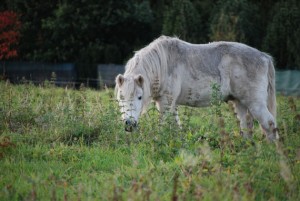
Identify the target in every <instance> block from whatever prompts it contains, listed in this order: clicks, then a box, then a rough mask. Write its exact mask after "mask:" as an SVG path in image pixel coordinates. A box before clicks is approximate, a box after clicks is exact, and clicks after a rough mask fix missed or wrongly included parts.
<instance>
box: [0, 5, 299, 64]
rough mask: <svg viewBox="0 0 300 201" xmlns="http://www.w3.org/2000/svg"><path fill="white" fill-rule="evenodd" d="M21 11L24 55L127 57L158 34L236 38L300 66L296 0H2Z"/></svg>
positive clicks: (39, 57)
mask: <svg viewBox="0 0 300 201" xmlns="http://www.w3.org/2000/svg"><path fill="white" fill-rule="evenodd" d="M2 2H3V3H1V4H0V12H5V11H6V10H11V11H14V12H16V13H18V14H20V15H21V16H22V17H21V18H20V19H21V23H22V30H21V36H22V37H21V41H20V43H19V46H18V49H19V52H20V54H19V58H18V59H20V60H31V61H32V60H34V61H49V62H66V61H68V62H94V63H124V62H125V61H126V60H127V59H128V58H129V57H130V56H131V55H132V52H133V51H134V50H137V49H139V48H141V47H143V46H145V45H146V44H148V43H149V42H150V41H152V40H153V39H154V38H156V37H158V36H159V35H161V34H166V35H171V36H174V35H176V36H178V37H180V38H182V39H184V40H187V41H190V42H193V43H207V42H209V41H216V40H231V41H238V42H243V43H246V44H248V45H250V46H253V47H256V48H258V49H261V50H264V51H266V52H268V53H270V54H271V55H272V56H273V57H274V58H275V61H276V62H277V64H278V65H277V68H282V69H283V68H298V69H299V68H300V55H299V54H298V52H299V47H300V38H299V37H298V36H299V34H300V28H299V26H298V25H299V23H300V2H299V1H296V0H287V1H281V0H275V1H272V0H266V1H259V0H233V1H232V0H219V1H217V3H216V2H215V1H209V0H124V1H119V0H100V1H95V0H75V1H71V0H59V1H58V0H25V1H21V0H2Z"/></svg>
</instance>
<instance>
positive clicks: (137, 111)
mask: <svg viewBox="0 0 300 201" xmlns="http://www.w3.org/2000/svg"><path fill="white" fill-rule="evenodd" d="M143 85H144V78H143V76H142V75H134V76H123V75H118V76H117V78H116V96H117V100H118V103H119V107H120V111H121V113H122V121H123V122H124V124H125V130H126V131H128V132H131V131H132V130H133V128H135V127H136V126H137V123H138V119H139V117H140V115H141V112H142V109H143V95H144V91H143Z"/></svg>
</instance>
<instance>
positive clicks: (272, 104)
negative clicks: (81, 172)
mask: <svg viewBox="0 0 300 201" xmlns="http://www.w3.org/2000/svg"><path fill="white" fill-rule="evenodd" d="M268 109H269V111H270V113H271V114H272V115H273V117H274V119H275V122H276V89H275V68H274V64H273V59H272V58H270V60H269V66H268Z"/></svg>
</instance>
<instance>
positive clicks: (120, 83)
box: [116, 74, 125, 87]
mask: <svg viewBox="0 0 300 201" xmlns="http://www.w3.org/2000/svg"><path fill="white" fill-rule="evenodd" d="M124 80H125V78H124V76H123V75H121V74H119V75H118V76H117V78H116V84H117V85H118V86H119V87H120V86H122V84H123V83H124Z"/></svg>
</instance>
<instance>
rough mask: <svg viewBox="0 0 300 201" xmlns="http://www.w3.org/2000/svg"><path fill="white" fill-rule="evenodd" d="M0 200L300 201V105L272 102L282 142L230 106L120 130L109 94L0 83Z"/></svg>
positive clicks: (151, 115) (150, 119) (149, 119)
mask: <svg viewBox="0 0 300 201" xmlns="http://www.w3.org/2000/svg"><path fill="white" fill-rule="evenodd" d="M0 97H1V98H0V172H1V173H0V200H65V201H66V200H78V201H79V200H116V201H117V200H173V201H175V200H247V201H248V200H295V201H296V200H300V99H299V98H295V97H284V96H281V95H278V96H277V104H278V108H277V123H278V128H279V133H280V141H278V142H276V143H270V142H267V140H266V139H265V137H264V136H263V135H262V132H261V130H260V128H259V125H258V124H257V122H256V123H255V127H254V130H253V138H252V139H248V140H246V139H243V138H242V137H241V136H240V134H239V133H240V131H239V127H238V121H237V119H236V118H235V114H234V112H233V109H232V106H231V105H230V104H225V103H221V102H219V101H218V99H217V98H216V99H214V100H215V101H212V105H211V107H208V108H190V107H180V108H179V109H180V110H179V115H180V117H181V121H182V124H183V128H182V129H179V128H178V126H176V124H174V122H173V121H172V117H171V118H167V119H166V120H165V121H164V122H162V123H161V122H159V120H158V119H159V118H158V112H157V110H156V109H155V107H154V106H151V107H150V109H149V110H148V112H147V113H146V114H145V115H144V116H143V117H142V118H141V120H140V122H139V127H138V129H137V130H136V131H135V132H133V133H127V132H125V130H124V126H123V123H122V122H121V121H120V113H119V110H118V106H117V103H116V101H115V98H114V92H113V90H112V89H108V90H103V91H96V90H91V89H88V88H85V87H84V86H81V87H80V89H78V90H73V89H68V88H58V87H55V86H54V84H53V83H52V82H51V81H49V82H45V83H44V84H43V86H34V85H32V84H31V83H29V82H27V81H24V83H23V84H22V85H12V84H10V83H9V82H3V81H2V82H0Z"/></svg>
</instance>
